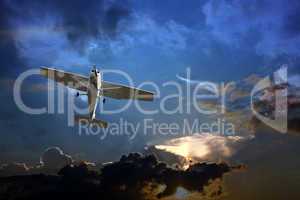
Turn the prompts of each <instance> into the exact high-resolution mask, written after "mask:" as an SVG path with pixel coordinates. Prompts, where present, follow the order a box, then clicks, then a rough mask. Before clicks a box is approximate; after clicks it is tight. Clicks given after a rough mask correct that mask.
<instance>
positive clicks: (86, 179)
mask: <svg viewBox="0 0 300 200" xmlns="http://www.w3.org/2000/svg"><path fill="white" fill-rule="evenodd" d="M55 152H56V151H55ZM55 155H56V156H57V155H59V156H61V153H58V154H57V152H56V153H55ZM51 157H53V156H51ZM51 160H53V159H51ZM54 160H57V158H54ZM59 160H60V159H59ZM243 167H244V166H241V165H240V166H235V167H232V166H229V165H228V164H226V163H219V164H216V163H209V164H208V163H196V164H194V165H191V166H190V167H189V168H188V169H187V170H180V169H174V168H170V167H169V166H168V165H167V164H165V163H162V162H159V161H158V160H157V159H156V158H155V156H153V155H148V156H143V155H141V154H138V153H131V154H129V155H124V156H122V157H121V159H120V160H119V161H116V162H113V163H109V164H104V166H103V167H102V169H101V173H100V174H98V173H97V172H95V171H92V170H89V168H88V164H87V163H85V162H81V163H79V164H77V165H67V166H65V167H63V168H62V169H61V170H60V171H59V172H58V175H59V176H55V177H54V176H43V175H35V176H34V175H32V176H23V177H12V178H2V179H0V182H1V183H3V185H6V184H7V183H14V184H12V185H13V186H14V187H10V185H8V184H7V186H8V188H1V186H0V191H1V192H0V195H1V196H4V197H5V196H6V195H15V196H14V197H16V199H18V197H22V196H23V195H24V194H23V193H22V192H17V193H14V192H13V191H14V190H16V189H17V190H18V189H19V188H22V187H23V186H24V185H23V184H30V185H32V186H33V187H26V189H25V190H22V191H24V192H25V193H26V195H27V197H28V198H30V199H40V198H41V197H43V198H44V199H53V198H58V197H60V198H64V197H68V198H69V199H82V198H84V199H95V198H100V197H102V198H104V199H140V200H142V199H158V198H161V197H169V196H171V195H173V194H174V193H175V192H176V190H177V187H179V186H181V187H183V188H185V189H187V190H189V191H198V192H202V191H203V190H204V187H205V186H208V185H210V184H211V180H215V179H219V178H220V179H221V178H222V177H223V175H224V174H225V173H227V172H230V171H232V170H235V169H242V168H243ZM9 168H10V171H12V172H18V173H19V174H24V173H25V174H26V173H27V174H28V173H29V172H28V168H27V167H26V165H24V164H14V165H12V166H11V167H9ZM9 168H7V172H10V171H9V170H8V169H9ZM163 185H165V187H163ZM49 186H50V187H49ZM53 186H54V187H53ZM33 188H34V189H33ZM49 188H51V189H50V190H49ZM74 191H76V192H74ZM221 193H222V188H219V189H218V191H217V194H215V195H214V196H213V197H217V196H218V195H220V194H221Z"/></svg>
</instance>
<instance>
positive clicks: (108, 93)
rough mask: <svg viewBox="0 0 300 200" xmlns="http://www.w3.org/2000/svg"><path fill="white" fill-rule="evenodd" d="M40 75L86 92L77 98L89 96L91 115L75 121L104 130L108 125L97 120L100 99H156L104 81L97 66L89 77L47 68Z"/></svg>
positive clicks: (134, 89) (136, 89)
mask: <svg viewBox="0 0 300 200" xmlns="http://www.w3.org/2000/svg"><path fill="white" fill-rule="evenodd" d="M40 74H41V75H42V76H45V77H47V78H49V79H52V80H54V81H56V82H58V83H61V84H63V85H65V86H67V87H69V88H72V89H76V90H79V91H81V92H84V94H79V92H77V94H76V96H79V95H87V96H88V104H89V106H88V109H89V115H88V116H76V117H75V121H77V122H78V121H80V120H87V121H88V122H89V123H95V124H98V125H99V126H100V127H102V128H106V127H107V126H108V123H107V122H105V121H102V120H97V119H96V118H95V117H96V108H97V105H98V99H99V98H101V97H110V98H114V99H136V100H142V101H153V98H154V93H152V92H149V91H145V90H141V89H138V88H134V87H129V86H125V85H121V84H116V83H111V82H107V81H103V79H102V78H103V76H102V73H100V71H99V70H98V69H97V68H96V66H93V69H92V70H91V72H90V74H89V77H87V76H83V75H80V74H75V73H70V72H64V71H61V70H57V69H53V68H47V67H41V68H40ZM103 103H105V98H103Z"/></svg>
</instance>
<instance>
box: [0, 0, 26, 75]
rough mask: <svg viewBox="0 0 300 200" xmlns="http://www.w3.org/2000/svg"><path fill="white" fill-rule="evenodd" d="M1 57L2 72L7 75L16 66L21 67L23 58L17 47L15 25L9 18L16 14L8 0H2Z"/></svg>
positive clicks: (0, 18) (0, 17)
mask: <svg viewBox="0 0 300 200" xmlns="http://www.w3.org/2000/svg"><path fill="white" fill-rule="evenodd" d="M0 11H1V12H0V55H1V57H0V59H1V74H0V75H2V76H3V75H7V73H8V71H9V70H10V69H12V68H14V67H21V66H22V65H23V63H22V60H21V59H20V58H19V56H18V52H17V47H16V45H15V42H14V38H13V34H12V32H13V27H11V26H10V24H9V19H10V17H11V16H12V15H14V11H13V10H12V9H11V8H10V7H8V6H7V2H6V1H0Z"/></svg>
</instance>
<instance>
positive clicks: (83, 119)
mask: <svg viewBox="0 0 300 200" xmlns="http://www.w3.org/2000/svg"><path fill="white" fill-rule="evenodd" d="M75 121H76V122H77V123H89V124H96V125H98V126H100V127H101V128H107V126H108V123H107V122H105V121H102V120H99V119H93V120H90V118H89V116H80V115H76V116H75Z"/></svg>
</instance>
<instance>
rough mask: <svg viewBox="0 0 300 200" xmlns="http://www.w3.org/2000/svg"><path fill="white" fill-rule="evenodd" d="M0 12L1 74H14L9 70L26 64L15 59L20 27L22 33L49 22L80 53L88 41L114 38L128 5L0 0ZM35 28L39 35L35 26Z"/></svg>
mask: <svg viewBox="0 0 300 200" xmlns="http://www.w3.org/2000/svg"><path fill="white" fill-rule="evenodd" d="M0 10H1V14H0V39H1V40H0V55H1V65H2V74H5V71H10V72H12V71H15V70H12V69H15V68H21V67H22V66H24V65H25V64H26V60H25V59H24V58H22V56H20V55H19V54H20V52H18V48H17V46H16V42H17V41H16V38H15V34H16V30H17V29H18V28H20V27H22V26H24V27H25V29H26V26H27V25H30V24H35V23H37V22H43V21H45V20H47V19H48V20H49V18H50V21H52V23H54V25H55V27H54V31H58V32H62V33H63V34H65V35H66V36H67V38H68V39H69V41H70V44H71V46H72V47H73V48H75V49H76V50H77V51H80V52H82V51H83V47H84V46H85V45H86V43H87V42H88V41H90V40H91V39H95V38H103V37H114V36H115V35H116V34H117V32H116V30H117V26H118V23H119V22H120V21H121V20H122V19H124V18H127V17H128V16H129V15H130V12H131V11H130V8H129V2H128V1H105V0H100V1H99V0H91V1H88V2H87V1H84V0H75V1H72V2H68V1H59V0H53V1H52V0H46V1H36V0H30V1H19V0H14V1H6V0H4V1H1V2H0ZM37 25H38V26H37V31H39V24H37ZM25 31H28V30H25ZM29 31H30V30H29ZM19 48H20V47H19ZM21 48H22V47H21Z"/></svg>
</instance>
